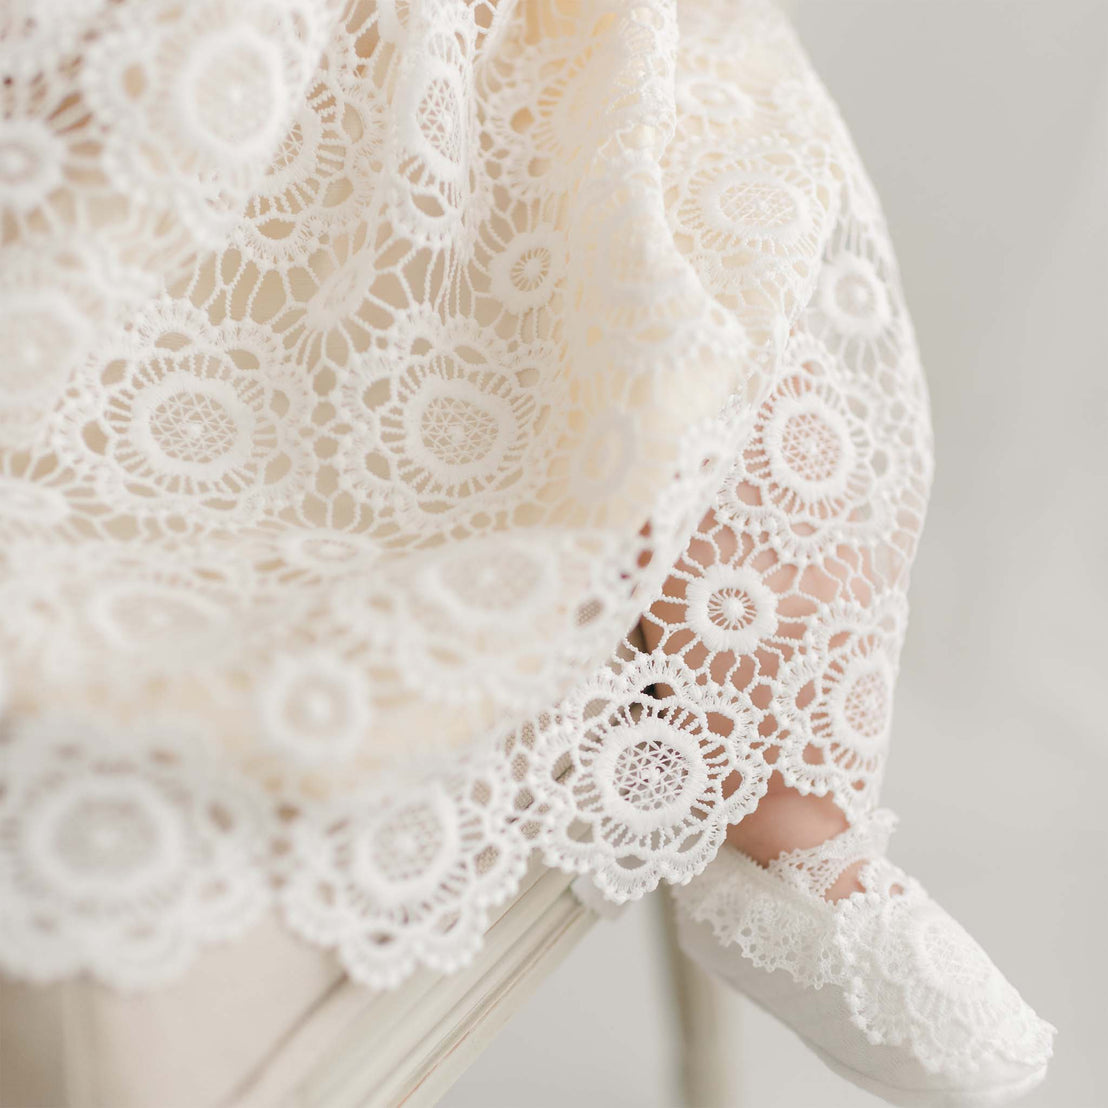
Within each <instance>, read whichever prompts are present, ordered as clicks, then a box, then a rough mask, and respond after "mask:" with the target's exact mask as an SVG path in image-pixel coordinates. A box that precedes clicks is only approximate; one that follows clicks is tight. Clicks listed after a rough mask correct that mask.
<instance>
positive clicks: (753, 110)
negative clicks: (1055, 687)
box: [0, 0, 931, 1006]
mask: <svg viewBox="0 0 1108 1108" xmlns="http://www.w3.org/2000/svg"><path fill="white" fill-rule="evenodd" d="M63 8H64V10H63ZM678 9H679V10H678ZM9 29H10V30H11V34H9V35H8V36H6V37H5V38H4V40H3V41H2V42H0V52H2V54H3V58H4V62H5V72H7V73H10V74H11V75H12V76H11V80H10V81H8V82H6V83H5V84H4V85H3V88H2V89H0V104H2V106H3V112H2V113H0V209H2V210H0V247H2V249H0V339H2V340H3V342H2V346H3V349H4V351H5V358H4V361H3V365H2V366H0V670H2V671H3V674H4V681H3V683H4V685H5V687H6V689H7V694H8V700H7V706H6V715H5V716H4V728H5V730H4V738H3V741H2V743H0V821H2V827H3V832H2V834H0V884H2V885H3V889H2V892H3V909H2V910H0V965H2V966H3V968H4V969H5V970H6V971H8V972H12V973H16V974H25V975H30V976H33V977H36V978H40V979H50V978H56V977H59V976H62V975H65V974H69V973H75V972H80V971H90V972H92V973H93V974H95V975H97V976H98V977H100V978H101V979H103V980H106V981H109V982H111V983H113V984H116V985H121V986H128V987H142V986H147V985H154V984H158V983H160V982H162V981H165V980H167V979H168V978H169V977H170V976H172V975H173V974H174V973H176V972H179V971H180V970H182V969H183V968H184V967H185V966H186V965H187V963H188V961H189V958H190V957H191V954H192V952H193V951H194V950H195V949H196V947H197V945H198V944H200V943H203V942H207V941H211V940H214V939H217V938H223V937H229V936H231V935H234V934H240V933H242V932H244V931H245V930H246V928H247V927H248V926H249V925H250V924H251V923H252V922H253V921H254V920H255V919H257V918H258V915H259V913H260V912H261V911H262V910H263V909H264V908H265V907H266V906H267V905H269V906H277V907H278V908H279V910H280V911H281V912H282V913H283V916H284V919H285V920H286V921H287V923H288V926H289V927H290V928H292V929H293V930H294V931H295V932H297V933H298V934H300V935H302V936H304V937H305V938H306V939H308V940H310V941H312V942H316V943H320V944H324V945H326V946H329V947H334V948H335V949H336V950H337V951H338V952H339V955H340V956H341V958H342V960H343V964H344V965H345V967H346V968H347V969H348V971H349V972H350V973H351V974H352V975H353V976H354V977H355V978H357V979H358V980H360V981H364V982H366V983H367V984H370V985H372V986H375V987H386V986H391V985H394V984H396V983H398V982H399V981H401V980H402V979H403V978H404V977H405V976H406V975H407V974H408V973H410V972H411V971H412V970H413V969H414V968H415V967H416V966H418V965H426V966H430V967H432V968H435V969H438V970H442V971H448V970H451V969H453V968H455V967H457V966H459V965H461V964H463V963H464V962H465V960H466V959H467V958H469V957H471V956H472V953H473V951H474V950H475V949H476V948H477V946H478V945H479V943H480V940H481V934H482V932H483V930H484V928H485V927H486V926H487V923H488V918H489V913H490V911H491V910H492V908H493V907H494V906H495V905H496V904H498V903H500V902H502V901H504V900H505V899H506V898H507V897H509V896H511V895H512V893H513V892H514V890H515V889H516V888H517V887H518V883H519V879H520V874H521V873H522V871H523V866H524V863H525V861H526V859H527V857H528V855H529V854H530V853H531V852H532V851H535V850H539V851H541V852H542V856H543V858H544V859H545V861H546V862H547V863H548V864H550V865H553V866H559V867H563V868H565V869H567V870H570V871H577V872H581V871H583V872H590V873H592V874H593V876H594V878H595V880H596V882H597V883H598V885H599V886H600V887H601V888H602V889H603V891H604V892H605V894H606V895H607V896H609V897H611V898H612V899H615V900H626V899H631V898H635V897H639V896H642V895H643V894H644V893H646V892H649V891H650V890H651V889H653V888H655V887H656V886H657V885H658V883H659V882H660V881H667V882H676V883H682V882H687V881H689V880H690V879H691V878H692V877H693V876H694V875H695V874H697V873H699V872H700V871H701V870H703V868H704V867H705V866H706V865H707V864H708V863H709V862H710V861H711V859H712V857H713V855H714V854H715V853H716V851H717V849H718V847H719V844H720V842H721V841H722V838H723V833H724V828H725V827H726V825H727V824H728V823H729V822H732V821H734V820H737V819H739V818H741V817H742V816H743V815H744V814H745V813H746V812H748V811H750V810H751V808H753V806H754V805H756V804H757V802H758V800H759V799H760V797H761V795H762V794H763V792H764V790H765V787H766V779H767V776H768V774H769V771H770V767H771V766H772V767H774V768H776V769H777V770H778V771H779V772H780V773H781V774H782V775H783V776H784V777H785V779H786V780H787V781H788V782H789V783H790V784H792V785H794V786H795V787H797V788H799V789H801V790H803V791H806V792H813V793H817V794H821V795H830V796H832V797H834V798H835V800H836V801H837V802H838V803H839V804H840V805H841V806H842V807H843V808H844V810H845V811H846V812H847V813H848V815H849V816H850V817H851V818H852V819H856V818H859V817H862V816H864V815H865V814H866V813H867V812H868V811H870V809H871V808H872V806H873V804H874V802H875V798H876V792H877V788H878V785H879V782H880V776H881V773H882V770H883V766H884V759H885V753H886V746H887V741H888V736H889V732H890V727H891V707H892V695H893V685H894V682H895V677H896V666H897V659H898V656H899V650H900V644H901V641H902V638H903V634H904V630H905V621H906V608H905V602H904V593H905V590H906V588H907V579H908V571H909V568H910V565H911V561H912V557H913V553H914V550H915V543H916V540H917V537H918V534H919V529H920V527H921V525H922V521H923V514H924V508H925V504H926V498H927V491H928V486H929V482H930V477H931V437H930V425H929V418H928V407H927V396H926V391H925V386H924V382H923V376H922V372H921V369H920V366H919V361H918V358H917V354H916V348H915V343H914V339H913V335H912V329H911V324H910V321H909V319H908V316H907V314H906V312H905V308H904V304H903V297H902V295H901V292H900V287H899V280H898V277H897V272H896V265H895V260H894V258H893V255H892V251H891V248H890V245H889V242H888V236H887V233H886V230H885V226H884V222H883V219H882V216H881V212H880V208H879V206H878V204H877V201H876V198H875V197H874V195H873V191H872V189H871V187H870V185H869V183H868V181H867V179H866V176H865V173H864V171H863V169H862V167H861V165H860V163H859V160H858V156H857V153H856V151H855V150H854V148H853V145H852V144H851V141H850V138H849V136H848V135H847V133H846V131H845V129H844V127H843V125H842V122H841V120H840V119H839V116H838V113H837V112H836V110H835V108H834V105H833V104H832V103H831V101H830V99H829V97H828V96H827V94H826V92H825V90H824V89H823V88H822V86H821V85H820V83H819V81H818V79H817V78H816V77H815V75H814V74H813V72H812V70H811V67H810V65H809V63H808V61H807V59H806V58H805V56H804V54H803V52H802V50H801V49H800V47H799V46H798V44H797V42H796V40H795V38H794V36H793V34H792V32H791V30H790V28H789V27H788V25H787V23H786V22H785V21H784V20H783V18H782V17H781V15H780V14H779V13H778V12H777V11H776V10H775V9H774V7H773V6H772V5H771V4H769V3H767V2H764V0H742V2H741V3H735V2H734V0H681V3H680V4H679V5H677V4H675V3H674V2H673V0H596V2H589V3H584V4H579V5H555V4H549V3H547V2H546V0H480V2H477V3H467V2H463V0H418V2H412V3H399V2H397V0H376V2H362V0H203V2H198V3H190V4H181V3H178V2H176V0H147V2H144V3H142V4H107V3H101V2H99V0H84V2H82V3H80V4H76V5H73V4H68V5H64V6H63V5H59V4H57V3H42V4H35V5H34V10H33V13H32V12H31V8H30V7H29V6H27V5H25V4H23V3H18V4H16V7H15V15H14V16H13V17H12V19H11V20H10V28H9ZM644 613H645V616H644ZM640 617H642V621H643V626H642V632H643V633H644V634H645V635H646V636H647V639H648V640H649V642H650V644H651V647H652V649H650V650H647V651H643V650H642V642H641V641H639V639H638V638H636V639H635V641H634V642H632V641H631V637H628V629H630V628H635V627H636V626H637V624H638V622H639V620H640ZM732 786H735V787H734V788H733V789H732ZM770 923H771V921H768V920H767V921H766V926H767V927H768V926H770ZM865 1003H866V1002H865V1000H864V998H862V999H859V1005H860V1006H864V1004H865Z"/></svg>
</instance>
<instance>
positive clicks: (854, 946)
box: [673, 810, 1055, 1108]
mask: <svg viewBox="0 0 1108 1108" xmlns="http://www.w3.org/2000/svg"><path fill="white" fill-rule="evenodd" d="M894 823H895V817H894V816H893V815H892V813H891V812H888V811H884V810H882V811H878V812H875V813H874V814H873V815H872V816H871V817H870V818H869V820H867V821H866V822H865V823H864V824H861V825H856V826H854V827H852V828H850V829H849V830H847V831H844V832H843V833H842V834H840V835H837V836H835V837H834V838H832V839H829V840H828V841H827V842H825V843H823V844H821V845H820V846H818V847H814V848H812V849H809V850H795V851H792V852H789V853H786V854H782V855H781V856H779V857H778V858H776V859H775V860H774V861H773V862H771V863H770V864H769V866H768V867H763V866H760V865H758V863H756V862H755V861H753V860H752V859H751V858H749V857H747V856H746V855H745V854H743V853H741V852H740V851H738V850H736V849H734V848H733V847H730V846H724V847H723V848H722V849H721V850H720V852H719V854H718V855H717V856H716V858H715V859H714V860H713V861H712V863H711V864H710V865H709V866H708V868H707V870H705V872H704V873H703V874H701V875H700V876H699V877H697V878H695V879H694V880H693V881H692V882H690V883H689V884H688V885H686V886H684V887H677V888H675V889H674V890H673V895H674V897H675V899H676V901H677V922H678V936H679V939H680V943H681V947H682V949H683V950H684V951H685V953H686V954H688V955H689V957H690V958H692V959H693V960H694V961H695V962H697V963H698V964H699V965H701V966H702V967H703V968H704V969H706V970H708V971H709V972H710V973H713V974H715V975H716V976H718V977H721V978H723V979H724V980H725V981H726V982H727V983H728V984H729V985H731V986H733V987H734V988H736V989H738V990H740V991H741V992H743V993H745V994H746V995H747V996H748V997H749V998H750V999H751V1000H753V1001H755V1002H756V1003H757V1004H759V1005H761V1006H762V1007H763V1008H765V1009H766V1010H767V1011H769V1012H770V1013H771V1014H772V1015H774V1016H776V1017H777V1018H778V1019H780V1020H781V1021H782V1022H783V1023H785V1024H786V1025H787V1026H788V1027H790V1028H792V1030H793V1031H795V1032H796V1033H797V1034H798V1035H799V1036H800V1037H801V1038H802V1039H803V1040H804V1041H805V1042H806V1043H807V1044H808V1046H810V1047H811V1048H812V1050H814V1051H815V1053H816V1054H818V1055H819V1057H820V1058H822V1059H823V1061H824V1062H826V1063H827V1065H828V1066H830V1067H831V1069H833V1070H834V1071H835V1072H836V1073H838V1074H840V1075H841V1076H842V1077H845V1078H846V1079H847V1080H848V1081H852V1082H854V1084H856V1085H858V1086H860V1087H861V1088H863V1089H865V1090H867V1091H868V1092H871V1093H873V1094H875V1095H876V1096H879V1097H882V1098H883V1099H884V1100H886V1101H888V1102H889V1103H890V1104H897V1105H904V1106H912V1108H922V1106H926V1108H940V1106H941V1108H971V1106H972V1108H980V1106H985V1105H996V1104H1004V1103H1007V1102H1008V1101H1010V1100H1012V1099H1014V1098H1015V1097H1018V1096H1020V1095H1021V1094H1023V1093H1025V1092H1027V1091H1028V1090H1030V1089H1032V1088H1033V1087H1034V1086H1035V1085H1037V1084H1038V1083H1039V1082H1040V1081H1041V1080H1042V1079H1043V1076H1044V1075H1045V1073H1046V1065H1047V1061H1048V1060H1049V1058H1050V1056H1051V1044H1052V1040H1053V1036H1054V1031H1055V1029H1054V1028H1053V1027H1052V1026H1051V1025H1050V1024H1048V1023H1046V1022H1045V1021H1044V1020H1041V1019H1040V1018H1039V1017H1038V1016H1037V1015H1036V1014H1035V1013H1034V1012H1033V1011H1032V1010H1031V1008H1030V1007H1029V1006H1028V1005H1027V1004H1026V1003H1025V1002H1024V1000H1023V999H1022V998H1021V997H1020V995H1019V993H1017V992H1016V990H1015V989H1014V988H1013V987H1012V986H1011V985H1010V984H1009V983H1008V981H1007V980H1006V979H1005V978H1004V976H1003V975H1002V974H1001V973H1000V971H999V970H998V969H997V968H996V966H994V965H993V963H992V962H991V961H990V959H989V957H988V955H987V954H986V953H985V952H984V951H983V950H982V949H981V947H980V946H978V945H977V943H976V942H974V940H973V939H972V938H971V937H970V936H969V935H968V934H967V933H966V931H965V930H964V929H963V928H962V927H961V926H960V925H959V924H958V923H956V922H955V921H954V920H953V919H951V917H950V916H948V915H947V914H946V913H945V912H944V911H943V910H942V909H941V908H940V907H939V906H938V905H937V904H936V903H935V902H934V901H933V900H932V899H931V898H930V897H929V896H928V895H927V893H926V892H925V891H924V889H923V887H922V886H921V885H920V884H919V883H918V882H917V881H915V880H913V879H912V878H910V877H908V876H906V875H905V874H904V873H903V871H901V870H899V869H898V868H897V867H896V866H894V865H893V864H892V863H891V862H889V861H888V860H887V859H886V858H885V857H884V854H885V847H886V845H887V842H888V837H889V835H890V833H891V832H892V829H893V826H894ZM860 861H864V862H865V863H866V864H865V865H864V866H863V867H862V869H861V872H860V875H859V882H860V884H861V885H862V886H863V889H864V891H862V892H855V893H852V894H851V895H850V896H848V897H845V898H844V899H842V900H838V901H834V902H831V901H828V900H826V899H824V894H825V893H826V892H827V890H828V889H830V888H831V887H832V885H833V884H834V883H835V881H836V879H837V878H838V877H839V875H840V874H842V873H843V871H844V870H846V869H847V868H848V867H850V866H851V865H853V864H855V863H856V862H860Z"/></svg>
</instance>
